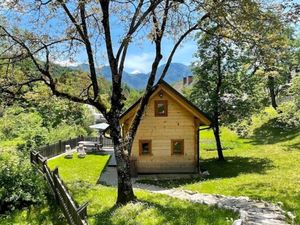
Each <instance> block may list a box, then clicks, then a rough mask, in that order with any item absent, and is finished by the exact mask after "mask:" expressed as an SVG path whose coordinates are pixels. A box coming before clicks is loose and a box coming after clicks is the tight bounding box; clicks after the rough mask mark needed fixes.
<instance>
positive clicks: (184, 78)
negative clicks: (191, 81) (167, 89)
mask: <svg viewBox="0 0 300 225" xmlns="http://www.w3.org/2000/svg"><path fill="white" fill-rule="evenodd" d="M186 82H187V77H183V86H184V85H186Z"/></svg>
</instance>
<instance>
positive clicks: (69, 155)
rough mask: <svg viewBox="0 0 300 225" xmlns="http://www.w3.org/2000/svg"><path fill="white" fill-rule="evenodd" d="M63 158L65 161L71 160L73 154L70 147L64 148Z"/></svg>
mask: <svg viewBox="0 0 300 225" xmlns="http://www.w3.org/2000/svg"><path fill="white" fill-rule="evenodd" d="M65 152H66V154H65V158H67V159H72V158H73V152H72V148H71V146H70V145H66V146H65Z"/></svg>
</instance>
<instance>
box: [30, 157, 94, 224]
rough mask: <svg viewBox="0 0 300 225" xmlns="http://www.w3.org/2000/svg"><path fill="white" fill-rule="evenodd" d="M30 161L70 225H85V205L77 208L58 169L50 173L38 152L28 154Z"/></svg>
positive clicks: (44, 160) (45, 160)
mask: <svg viewBox="0 0 300 225" xmlns="http://www.w3.org/2000/svg"><path fill="white" fill-rule="evenodd" d="M30 161H31V163H32V164H33V165H34V166H36V167H37V169H38V170H39V171H40V172H41V173H42V174H43V175H44V177H45V180H46V181H47V183H48V185H49V187H50V189H51V192H52V194H53V195H54V197H55V199H56V201H57V203H58V204H59V206H60V207H61V209H62V212H63V214H64V216H65V218H66V219H67V221H68V223H69V224H70V225H87V224H88V222H87V205H88V203H87V202H86V203H84V204H83V205H81V206H77V204H76V203H75V201H74V200H73V198H72V196H71V194H70V193H69V192H68V190H67V188H66V186H65V184H64V183H63V181H62V180H61V179H60V177H59V174H58V168H56V169H55V170H54V171H50V169H49V167H48V166H47V158H46V157H44V156H42V155H41V154H40V153H39V152H30Z"/></svg>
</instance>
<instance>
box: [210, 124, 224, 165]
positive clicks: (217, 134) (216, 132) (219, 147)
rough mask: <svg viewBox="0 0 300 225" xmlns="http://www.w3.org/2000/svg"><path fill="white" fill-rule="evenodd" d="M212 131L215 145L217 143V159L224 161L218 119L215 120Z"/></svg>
mask: <svg viewBox="0 0 300 225" xmlns="http://www.w3.org/2000/svg"><path fill="white" fill-rule="evenodd" d="M213 131H214V136H215V140H216V145H217V151H218V159H219V160H220V161H225V158H224V155H223V148H222V144H221V138H220V127H219V122H218V119H216V120H215V124H214V127H213Z"/></svg>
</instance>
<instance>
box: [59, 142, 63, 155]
mask: <svg viewBox="0 0 300 225" xmlns="http://www.w3.org/2000/svg"><path fill="white" fill-rule="evenodd" d="M58 143H59V152H60V153H62V152H63V146H62V142H61V140H59V141H58Z"/></svg>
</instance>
